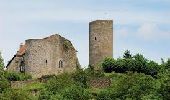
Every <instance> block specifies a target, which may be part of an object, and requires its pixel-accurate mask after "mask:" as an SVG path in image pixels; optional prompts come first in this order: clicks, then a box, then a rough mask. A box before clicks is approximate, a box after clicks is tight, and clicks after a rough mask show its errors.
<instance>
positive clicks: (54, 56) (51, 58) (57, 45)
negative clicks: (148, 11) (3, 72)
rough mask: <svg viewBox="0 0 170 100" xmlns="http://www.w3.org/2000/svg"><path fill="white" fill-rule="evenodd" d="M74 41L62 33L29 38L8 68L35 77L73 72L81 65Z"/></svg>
mask: <svg viewBox="0 0 170 100" xmlns="http://www.w3.org/2000/svg"><path fill="white" fill-rule="evenodd" d="M76 52H77V51H76V50H75V48H74V47H73V45H72V43H71V42H70V41H69V40H67V39H65V38H64V37H61V36H60V35H57V34H56V35H52V36H50V37H46V38H44V39H29V40H26V41H25V44H24V45H23V44H21V45H20V49H19V51H18V52H17V54H16V55H15V56H14V57H13V58H12V60H11V61H10V62H9V63H8V65H7V70H9V71H16V72H23V73H29V74H31V75H32V77H33V78H40V77H41V76H43V75H51V74H55V75H58V74H60V73H63V72H73V71H75V70H76V68H77V67H80V65H79V61H78V58H77V56H76Z"/></svg>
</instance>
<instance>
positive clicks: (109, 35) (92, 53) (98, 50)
mask: <svg viewBox="0 0 170 100" xmlns="http://www.w3.org/2000/svg"><path fill="white" fill-rule="evenodd" d="M106 57H113V21H112V20H96V21H93V22H90V23H89V65H90V66H94V68H95V69H98V67H99V66H100V64H101V61H102V60H104V58H106Z"/></svg>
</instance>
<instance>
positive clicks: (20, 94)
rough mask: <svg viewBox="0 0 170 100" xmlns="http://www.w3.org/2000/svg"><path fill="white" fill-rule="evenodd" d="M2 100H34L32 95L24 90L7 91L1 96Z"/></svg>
mask: <svg viewBox="0 0 170 100" xmlns="http://www.w3.org/2000/svg"><path fill="white" fill-rule="evenodd" d="M0 99H1V100H32V95H30V94H29V93H28V92H26V91H23V90H14V89H7V90H6V91H4V92H3V93H2V94H1V96H0Z"/></svg>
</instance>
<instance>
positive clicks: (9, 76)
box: [5, 72, 32, 81]
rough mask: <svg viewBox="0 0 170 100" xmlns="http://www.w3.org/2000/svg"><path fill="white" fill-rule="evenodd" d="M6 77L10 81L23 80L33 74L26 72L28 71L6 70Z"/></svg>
mask: <svg viewBox="0 0 170 100" xmlns="http://www.w3.org/2000/svg"><path fill="white" fill-rule="evenodd" d="M5 77H6V78H7V79H8V80H9V81H23V80H27V79H31V78H32V77H31V75H29V74H26V73H19V72H18V73H17V72H6V75H5Z"/></svg>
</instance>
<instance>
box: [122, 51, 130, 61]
mask: <svg viewBox="0 0 170 100" xmlns="http://www.w3.org/2000/svg"><path fill="white" fill-rule="evenodd" d="M123 58H126V59H130V58H132V55H131V54H130V51H129V50H126V51H125V52H124V55H123Z"/></svg>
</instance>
